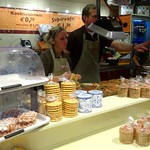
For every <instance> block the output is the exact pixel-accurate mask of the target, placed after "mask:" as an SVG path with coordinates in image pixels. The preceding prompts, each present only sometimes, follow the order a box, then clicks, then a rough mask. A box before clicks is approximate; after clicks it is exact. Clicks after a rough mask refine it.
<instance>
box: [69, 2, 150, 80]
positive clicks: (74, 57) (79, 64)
mask: <svg viewBox="0 0 150 150" xmlns="http://www.w3.org/2000/svg"><path fill="white" fill-rule="evenodd" d="M97 19H98V17H97V10H96V6H95V5H94V4H89V5H87V6H85V7H84V8H83V10H82V21H83V23H84V25H83V26H82V27H80V28H78V29H76V30H75V31H73V32H71V33H69V36H68V44H67V50H69V51H70V56H71V64H72V69H73V72H75V73H78V74H80V75H81V80H80V81H81V82H82V83H83V82H85V83H92V82H99V81H100V73H99V62H100V57H101V50H102V49H103V48H104V47H105V46H107V47H112V48H114V49H115V50H116V51H117V50H121V51H125V50H130V51H132V50H133V49H134V50H136V51H139V52H144V51H147V50H148V48H147V46H148V45H150V41H147V42H144V43H141V44H137V45H132V44H128V43H125V42H121V41H115V40H113V39H107V38H105V37H102V36H101V35H97V34H96V33H94V32H91V31H89V29H88V26H89V25H90V24H91V23H95V22H96V21H97Z"/></svg>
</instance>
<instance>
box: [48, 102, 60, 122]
mask: <svg viewBox="0 0 150 150" xmlns="http://www.w3.org/2000/svg"><path fill="white" fill-rule="evenodd" d="M46 113H47V115H48V116H49V117H50V119H51V121H52V122H56V121H60V120H62V102H61V101H53V102H47V103H46Z"/></svg>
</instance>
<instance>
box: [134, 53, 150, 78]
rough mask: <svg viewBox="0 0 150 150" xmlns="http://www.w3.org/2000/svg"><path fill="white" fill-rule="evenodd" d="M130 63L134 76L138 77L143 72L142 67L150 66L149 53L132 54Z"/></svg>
mask: <svg viewBox="0 0 150 150" xmlns="http://www.w3.org/2000/svg"><path fill="white" fill-rule="evenodd" d="M132 62H133V65H134V68H135V76H136V75H140V74H141V72H144V69H143V67H142V66H145V65H146V66H147V65H148V66H149V65H150V58H149V51H146V52H143V53H141V52H134V54H133V57H132Z"/></svg>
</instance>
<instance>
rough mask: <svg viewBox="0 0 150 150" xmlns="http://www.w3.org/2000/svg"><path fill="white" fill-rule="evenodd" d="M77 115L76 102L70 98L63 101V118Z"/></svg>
mask: <svg viewBox="0 0 150 150" xmlns="http://www.w3.org/2000/svg"><path fill="white" fill-rule="evenodd" d="M77 115H78V100H77V99H75V98H70V99H66V100H63V116H64V117H67V118H72V117H76V116H77Z"/></svg>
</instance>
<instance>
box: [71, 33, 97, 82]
mask: <svg viewBox="0 0 150 150" xmlns="http://www.w3.org/2000/svg"><path fill="white" fill-rule="evenodd" d="M99 51H100V43H99V36H98V40H97V41H90V40H86V36H85V34H83V49H82V54H81V57H80V59H79V62H78V63H77V65H76V66H75V69H74V70H73V72H74V73H78V74H80V75H81V80H80V82H81V83H94V82H100V73H99Z"/></svg>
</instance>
